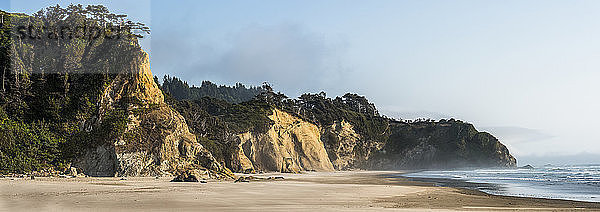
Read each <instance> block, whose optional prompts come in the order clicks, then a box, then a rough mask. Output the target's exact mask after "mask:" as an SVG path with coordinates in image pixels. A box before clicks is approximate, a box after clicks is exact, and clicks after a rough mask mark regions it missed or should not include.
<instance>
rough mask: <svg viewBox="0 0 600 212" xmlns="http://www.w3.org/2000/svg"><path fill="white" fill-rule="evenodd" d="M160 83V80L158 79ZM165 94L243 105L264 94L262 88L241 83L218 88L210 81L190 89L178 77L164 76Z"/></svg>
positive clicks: (184, 98) (179, 98)
mask: <svg viewBox="0 0 600 212" xmlns="http://www.w3.org/2000/svg"><path fill="white" fill-rule="evenodd" d="M156 81H158V79H156ZM161 89H162V90H163V92H165V93H168V94H170V95H171V96H173V98H175V99H177V100H199V99H201V98H203V97H212V98H217V99H222V100H225V101H227V102H231V103H241V102H245V101H249V100H252V98H254V97H255V96H256V95H258V94H260V93H262V92H263V89H262V88H261V87H246V86H245V85H242V84H241V83H237V84H235V86H233V87H229V86H223V85H221V86H217V85H215V84H214V83H212V82H210V81H202V85H201V86H200V87H196V86H192V87H190V86H189V85H188V84H187V82H184V81H182V80H180V79H179V78H177V77H170V76H164V78H163V84H162V86H161Z"/></svg>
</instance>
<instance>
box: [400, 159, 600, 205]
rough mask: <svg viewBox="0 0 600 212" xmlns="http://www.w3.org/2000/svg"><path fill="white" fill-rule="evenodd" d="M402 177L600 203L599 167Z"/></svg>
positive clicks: (499, 192)
mask: <svg viewBox="0 0 600 212" xmlns="http://www.w3.org/2000/svg"><path fill="white" fill-rule="evenodd" d="M401 176H404V177H410V178H414V179H419V180H423V181H429V182H435V183H437V184H439V185H441V186H454V187H464V188H469V189H477V190H480V191H483V192H486V193H489V194H496V195H505V196H520V197H538V198H550V199H566V200H579V201H587V202H600V165H572V166H544V167H536V168H534V169H474V170H452V171H422V172H415V173H408V174H402V175H401Z"/></svg>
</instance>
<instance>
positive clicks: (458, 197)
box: [0, 171, 600, 211]
mask: <svg viewBox="0 0 600 212" xmlns="http://www.w3.org/2000/svg"><path fill="white" fill-rule="evenodd" d="M393 173H398V172H376V171H355V172H331V173H320V172H310V173H305V174H279V173H270V174H260V175H253V176H256V177H259V178H261V177H262V178H266V177H269V176H283V177H284V180H256V181H252V180H251V182H240V183H234V182H232V181H221V182H220V181H211V180H209V181H208V183H174V182H173V183H172V182H169V180H171V178H167V177H164V178H160V179H155V178H127V179H126V180H120V178H70V179H65V178H36V179H35V180H30V179H22V178H20V179H10V178H3V179H0V191H2V192H1V194H0V211H165V210H176V211H181V210H185V211H191V210H193V211H222V210H224V211H384V210H390V211H395V210H406V211H415V210H429V211H490V210H492V211H515V210H517V211H519V210H522V211H531V210H537V211H548V210H550V211H572V210H584V211H600V203H587V202H577V201H566V200H549V199H537V198H520V197H504V196H494V195H487V194H485V193H482V192H477V191H471V190H466V189H456V188H447V187H436V186H433V185H432V184H431V183H426V182H419V181H413V180H410V179H406V178H389V177H385V176H387V175H390V174H393Z"/></svg>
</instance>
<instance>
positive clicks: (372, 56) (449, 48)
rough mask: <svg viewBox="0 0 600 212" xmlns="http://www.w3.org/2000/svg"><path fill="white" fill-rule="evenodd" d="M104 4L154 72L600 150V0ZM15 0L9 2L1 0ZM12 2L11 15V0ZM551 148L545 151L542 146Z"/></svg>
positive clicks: (563, 148) (525, 145) (508, 139)
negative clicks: (123, 21) (131, 31)
mask: <svg viewBox="0 0 600 212" xmlns="http://www.w3.org/2000/svg"><path fill="white" fill-rule="evenodd" d="M68 2H80V3H82V4H87V3H95V4H97V3H101V4H105V5H107V6H108V7H109V9H111V10H113V11H115V12H117V13H127V14H129V15H130V16H131V17H133V18H134V19H135V20H138V21H142V22H145V23H148V24H149V25H150V26H151V28H152V35H151V36H149V37H148V38H147V39H145V40H144V41H142V45H143V46H144V48H145V49H146V50H147V51H149V52H150V54H151V63H152V71H153V73H154V74H155V75H159V76H162V75H164V74H170V75H175V76H179V77H181V78H183V79H184V80H187V81H188V82H190V83H192V84H200V82H201V81H202V80H211V81H214V82H217V83H224V84H233V83H235V82H242V83H245V84H253V85H259V84H261V83H262V82H263V81H268V82H270V83H271V84H273V85H274V86H275V88H276V89H278V90H281V91H283V92H285V93H286V94H288V95H289V96H291V97H295V96H297V95H299V94H301V93H304V92H318V91H321V90H323V91H326V92H327V93H328V95H329V96H334V95H341V94H343V93H344V92H356V93H359V94H362V95H366V96H368V97H369V99H370V100H372V101H373V102H375V103H376V105H378V107H379V108H380V109H381V110H382V111H383V112H384V113H385V114H388V115H390V116H398V117H418V116H429V117H434V118H444V117H456V118H459V119H462V120H466V121H469V122H473V123H474V124H476V126H477V127H478V128H479V129H480V130H487V131H490V132H492V133H493V134H495V135H497V137H499V138H500V139H501V140H502V141H503V142H505V143H507V144H508V146H509V148H510V150H511V151H512V152H514V153H515V154H516V155H517V156H518V155H556V154H577V153H581V152H588V153H594V154H599V153H600V142H599V140H600V138H598V137H597V136H595V135H594V132H595V130H596V128H597V127H598V126H600V125H599V124H598V123H597V119H599V118H600V110H599V109H600V99H599V98H598V94H597V93H598V91H600V83H598V80H599V79H600V21H599V20H600V13H598V11H600V1H591V0H590V1H582V0H575V1H566V0H565V1H552V0H544V1H541V0H540V1H532V0H529V1H525V0H513V1H511V0H508V1H480V0H477V1H432V0H423V1H325V2H323V1H226V2H225V1H150V0H146V1H33V0H19V1H12V2H11V4H10V5H9V6H8V7H10V10H11V11H19V12H27V13H30V12H34V11H37V10H38V9H39V8H41V7H44V6H48V5H53V4H56V3H60V4H61V5H66V4H68ZM3 4H4V5H3ZM3 4H0V6H2V7H3V9H6V8H7V6H6V3H5V2H4V3H3ZM540 147H543V148H540Z"/></svg>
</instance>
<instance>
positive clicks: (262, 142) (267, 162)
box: [230, 109, 334, 172]
mask: <svg viewBox="0 0 600 212" xmlns="http://www.w3.org/2000/svg"><path fill="white" fill-rule="evenodd" d="M268 117H269V119H271V120H272V121H273V122H274V124H273V125H271V127H270V128H269V129H268V131H267V132H266V133H255V132H245V133H241V134H239V135H237V136H236V138H235V141H234V142H233V144H234V146H233V148H232V155H231V156H232V159H231V164H230V166H231V167H232V168H233V169H234V170H235V171H239V172H254V171H282V172H299V171H308V170H314V171H333V170H334V166H333V164H332V163H331V161H330V160H329V157H328V155H327V152H326V150H325V148H324V145H323V142H322V141H321V133H320V129H319V128H318V127H317V126H316V125H314V124H311V123H309V122H306V121H304V120H302V119H299V118H297V117H295V116H292V115H290V114H289V113H286V112H283V111H281V110H278V109H274V110H273V114H271V115H270V116H268Z"/></svg>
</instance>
